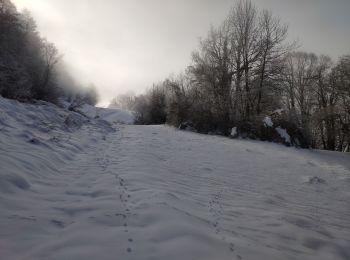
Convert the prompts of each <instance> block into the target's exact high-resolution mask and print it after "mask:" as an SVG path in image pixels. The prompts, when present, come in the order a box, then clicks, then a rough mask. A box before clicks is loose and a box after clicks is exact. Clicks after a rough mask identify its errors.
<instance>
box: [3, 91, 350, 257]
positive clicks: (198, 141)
mask: <svg viewBox="0 0 350 260" xmlns="http://www.w3.org/2000/svg"><path fill="white" fill-rule="evenodd" d="M106 113H107V114H108V115H109V116H110V117H108V118H114V119H113V120H111V121H112V122H117V121H119V120H117V119H118V116H117V115H115V114H114V115H112V114H109V112H106ZM112 127H113V128H114V130H113V129H112ZM0 209H1V210H0V259H6V260H22V259H23V260H28V259H29V260H31V259H32V260H41V259H45V260H80V259H83V260H87V259H94V260H95V259H101V260H109V259H113V260H115V259H155V260H158V259H159V260H164V259H167V260H171V259H181V260H187V259H191V260H192V259H201V260H202V259H203V260H204V259H208V260H209V259H210V260H213V259H250V260H254V259H258V260H264V259H266V260H267V259H268V260H271V259H315V260H316V259H317V260H319V259H325V260H326V259H327V260H328V259H350V157H349V154H341V153H333V152H325V151H309V150H299V149H295V148H287V147H284V146H281V145H277V144H272V143H266V142H257V141H244V140H231V139H228V138H221V137H216V136H206V135H199V134H195V133H190V132H183V131H178V130H175V129H173V128H170V127H166V126H135V125H120V124H113V125H111V124H110V123H108V122H106V121H104V120H101V117H100V118H96V119H92V118H91V119H86V118H85V117H83V116H81V115H80V114H78V113H72V112H68V111H66V110H62V109H59V108H57V107H55V106H54V105H49V104H42V105H40V104H38V105H24V104H20V103H18V102H15V101H8V100H5V99H1V98H0Z"/></svg>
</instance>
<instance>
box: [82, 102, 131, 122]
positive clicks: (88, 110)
mask: <svg viewBox="0 0 350 260" xmlns="http://www.w3.org/2000/svg"><path fill="white" fill-rule="evenodd" d="M77 111H78V112H79V113H81V114H83V115H85V116H87V117H89V118H100V119H103V120H105V121H108V122H110V123H121V124H133V123H134V115H133V113H132V112H130V111H126V110H121V109H117V108H101V107H94V106H90V105H87V104H85V105H83V106H81V107H80V108H78V109H77Z"/></svg>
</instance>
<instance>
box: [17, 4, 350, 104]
mask: <svg viewBox="0 0 350 260" xmlns="http://www.w3.org/2000/svg"><path fill="white" fill-rule="evenodd" d="M234 2H235V1H233V0H230V1H229V0H215V1H214V0H212V1H209V0H191V1H189V0H178V1H165V0H148V1H142V0H128V1H120V0H100V1H97V0H74V1H68V0H50V1H47V0H14V3H15V4H16V5H17V7H18V8H19V9H22V8H26V9H29V10H30V11H31V13H32V15H33V16H34V18H35V20H36V21H37V24H38V28H39V31H40V32H41V34H42V35H44V36H45V37H47V38H48V39H49V40H50V41H52V42H54V43H55V44H56V45H57V47H58V49H59V50H60V51H61V52H62V53H63V54H64V60H65V62H66V63H67V64H68V66H69V68H70V69H71V71H72V74H73V75H74V76H75V77H76V79H77V80H79V81H80V82H82V83H89V82H94V83H95V84H96V86H97V87H98V90H99V92H100V96H101V102H100V104H102V105H106V104H107V103H108V102H109V101H110V100H111V99H112V98H113V96H115V95H117V94H118V93H123V92H125V91H128V90H133V91H134V92H140V91H142V90H144V89H145V88H147V87H149V86H151V85H152V83H153V82H158V81H160V80H163V79H164V78H165V77H167V76H169V75H170V74H172V73H175V74H176V73H179V72H181V71H182V70H184V69H185V68H186V66H188V65H189V63H190V58H191V52H192V50H193V49H194V48H196V47H197V46H198V39H199V38H200V37H205V36H206V34H207V31H208V29H209V28H210V26H211V25H218V24H219V23H220V22H221V21H222V20H223V19H224V18H225V17H226V15H227V13H228V10H229V8H230V6H232V5H233V4H234ZM253 2H254V3H255V4H256V5H257V7H259V8H260V9H262V8H267V9H271V10H272V12H273V14H274V15H277V16H280V17H281V19H282V21H283V22H285V23H287V24H289V38H290V39H291V40H295V39H299V42H300V43H301V44H302V47H301V49H302V50H305V51H313V52H316V54H321V53H322V54H328V55H330V56H331V57H332V58H335V59H336V58H337V57H338V56H340V55H343V54H347V53H350V44H349V43H350V34H349V24H350V16H349V15H348V13H349V10H350V1H349V0H335V1H328V0H306V1H301V0H294V1H291V0H255V1H253Z"/></svg>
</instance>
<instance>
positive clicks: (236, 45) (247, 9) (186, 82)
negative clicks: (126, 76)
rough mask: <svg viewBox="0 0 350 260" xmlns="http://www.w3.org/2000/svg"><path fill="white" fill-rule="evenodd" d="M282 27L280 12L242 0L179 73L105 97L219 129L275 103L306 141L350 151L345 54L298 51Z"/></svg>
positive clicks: (203, 128)
mask: <svg viewBox="0 0 350 260" xmlns="http://www.w3.org/2000/svg"><path fill="white" fill-rule="evenodd" d="M287 35H288V26H287V25H285V24H283V23H282V21H281V20H280V18H278V17H275V16H274V15H273V14H272V13H271V12H270V11H267V10H262V11H259V10H258V9H257V8H256V7H255V6H254V5H253V4H252V3H251V1H249V0H242V1H240V2H238V3H237V4H236V5H235V6H233V7H232V9H231V10H230V12H229V14H228V16H227V17H226V19H225V20H224V21H223V22H222V23H221V25H220V26H218V27H216V28H214V27H213V28H211V29H210V31H209V33H208V35H207V36H206V37H205V38H204V39H202V40H201V41H200V44H199V48H198V49H197V50H195V51H194V52H193V54H192V62H191V64H189V66H188V67H187V69H186V70H185V72H184V73H183V74H181V75H178V76H176V77H172V78H168V79H165V80H164V81H163V82H161V83H158V84H155V85H153V87H152V88H150V89H149V90H148V91H147V92H146V93H145V94H142V95H138V96H134V95H121V96H119V97H117V98H116V99H114V100H113V101H112V104H114V106H123V107H124V108H128V109H130V110H133V111H135V112H136V115H137V120H138V122H139V123H140V124H162V123H168V124H171V125H174V126H176V127H178V126H180V125H182V124H187V125H188V126H189V127H191V128H192V129H193V130H196V131H198V132H201V133H213V132H214V133H217V134H222V135H229V134H230V133H231V130H232V128H233V127H235V126H236V127H238V129H241V131H248V132H249V131H255V130H256V129H258V128H259V127H261V124H262V121H263V119H264V118H265V117H266V116H268V115H272V114H274V113H276V111H278V112H279V113H280V114H281V116H280V117H281V118H280V123H281V124H284V125H285V127H286V128H287V131H288V130H289V129H296V130H297V131H298V132H299V133H300V135H302V136H303V139H304V142H306V146H307V147H313V148H323V149H327V150H337V151H349V149H350V56H349V55H346V56H343V57H341V58H340V59H339V60H338V61H336V62H334V61H332V59H331V58H330V57H328V56H325V55H320V56H318V55H315V54H313V53H306V52H300V51H297V45H296V43H288V42H287ZM254 129H255V130H254ZM255 132H258V134H257V136H256V137H257V138H259V133H261V131H260V132H259V131H255Z"/></svg>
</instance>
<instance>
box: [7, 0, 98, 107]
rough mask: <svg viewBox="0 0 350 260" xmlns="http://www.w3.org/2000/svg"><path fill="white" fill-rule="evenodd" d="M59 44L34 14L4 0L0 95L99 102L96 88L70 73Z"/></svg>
mask: <svg viewBox="0 0 350 260" xmlns="http://www.w3.org/2000/svg"><path fill="white" fill-rule="evenodd" d="M61 58H62V55H61V54H60V53H59V51H58V50H57V48H56V47H55V45H54V44H53V43H51V42H49V41H48V40H47V39H45V38H43V37H41V36H40V34H39V32H38V30H37V26H36V23H35V21H34V19H33V18H32V16H31V14H30V13H29V12H28V11H26V10H24V11H23V12H18V11H17V9H16V7H15V6H14V4H13V3H12V2H11V1H10V0H0V95H1V96H3V97H6V98H11V99H17V100H21V101H30V100H35V99H38V100H45V101H49V102H57V101H58V99H60V98H62V99H65V100H67V101H69V102H72V103H75V104H77V103H81V102H82V101H84V102H86V103H90V104H91V105H95V104H96V103H97V100H98V94H97V91H96V88H95V87H93V86H90V87H89V88H83V87H82V86H80V85H79V84H77V83H76V82H75V81H74V80H73V79H72V77H71V76H70V75H69V73H68V72H67V70H66V69H65V66H64V64H63V62H62V60H61Z"/></svg>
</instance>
